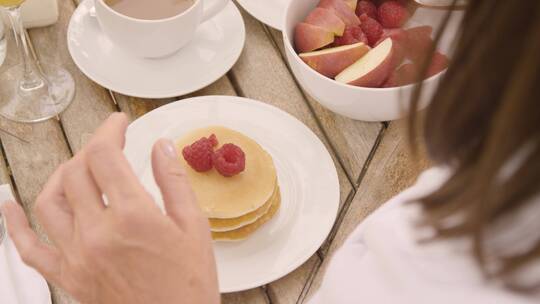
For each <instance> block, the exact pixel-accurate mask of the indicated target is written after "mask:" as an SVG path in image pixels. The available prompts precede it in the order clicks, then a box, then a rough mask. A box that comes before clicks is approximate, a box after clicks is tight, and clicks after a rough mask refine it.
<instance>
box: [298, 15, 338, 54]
mask: <svg viewBox="0 0 540 304" xmlns="http://www.w3.org/2000/svg"><path fill="white" fill-rule="evenodd" d="M294 31H295V32H294V44H295V46H296V50H297V51H298V52H300V53H304V52H311V51H314V50H316V49H320V48H322V47H323V46H326V45H329V44H330V43H332V42H334V33H332V32H330V31H327V30H325V29H323V28H322V27H319V26H315V25H311V24H307V23H303V22H302V23H298V24H297V25H296V28H295V30H294Z"/></svg>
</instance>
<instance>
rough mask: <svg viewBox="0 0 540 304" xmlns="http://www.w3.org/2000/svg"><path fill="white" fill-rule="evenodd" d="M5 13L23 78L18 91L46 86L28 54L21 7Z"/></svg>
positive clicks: (9, 9) (28, 49) (12, 8)
mask: <svg viewBox="0 0 540 304" xmlns="http://www.w3.org/2000/svg"><path fill="white" fill-rule="evenodd" d="M7 11H8V12H9V17H10V18H9V19H10V21H11V25H12V28H13V33H14V35H15V40H16V42H17V48H18V49H19V52H20V57H21V60H22V66H23V76H22V79H21V80H20V81H19V89H20V90H21V91H23V92H24V91H31V90H35V89H40V88H42V87H43V86H45V85H46V81H45V79H44V77H42V75H41V72H40V71H39V69H38V68H37V66H36V63H35V61H34V59H33V58H32V54H31V53H30V48H29V46H28V40H27V39H26V31H25V29H24V25H23V21H22V18H21V6H20V5H18V6H14V7H10V8H8V9H7Z"/></svg>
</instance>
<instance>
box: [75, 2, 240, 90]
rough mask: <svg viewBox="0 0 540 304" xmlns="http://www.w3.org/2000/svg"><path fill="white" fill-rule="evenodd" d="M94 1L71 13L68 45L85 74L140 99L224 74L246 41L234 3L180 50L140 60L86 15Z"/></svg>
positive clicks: (201, 83) (194, 86)
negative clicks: (118, 45) (119, 46)
mask: <svg viewBox="0 0 540 304" xmlns="http://www.w3.org/2000/svg"><path fill="white" fill-rule="evenodd" d="M92 2H93V0H85V1H84V2H83V3H81V4H80V5H79V7H78V8H77V10H76V11H75V12H74V13H73V16H72V17H71V21H70V22H69V28H68V34H67V39H68V48H69V52H70V54H71V57H73V60H74V61H75V63H76V64H77V66H78V67H79V69H80V70H81V71H82V72H83V73H84V74H86V76H88V78H90V79H92V80H93V81H95V82H97V83H98V84H100V85H101V86H103V87H106V88H108V89H111V90H113V91H116V92H118V93H121V94H124V95H130V96H136V97H141V98H167V97H176V96H181V95H185V94H189V93H191V92H194V91H196V90H199V89H201V88H203V87H205V86H207V85H209V84H211V83H212V82H214V81H216V80H217V79H218V78H219V77H221V76H223V75H224V74H225V73H226V72H227V71H228V70H229V69H230V68H231V67H232V66H233V64H234V63H235V62H236V61H237V60H238V57H239V56H240V54H241V52H242V49H243V47H244V41H245V28H244V21H243V19H242V16H241V15H240V12H239V11H238V9H237V8H236V6H235V5H234V4H233V3H230V4H229V5H228V6H227V7H226V8H225V9H224V10H223V11H222V12H221V13H219V14H218V15H217V16H215V17H214V18H212V19H211V20H209V21H207V22H205V23H203V24H202V25H201V26H200V27H199V28H198V29H197V34H196V38H195V39H194V40H193V41H192V42H191V43H190V44H189V45H187V46H186V47H184V48H182V49H181V50H180V51H179V52H178V53H176V54H174V55H172V56H169V57H166V58H161V59H144V58H138V57H135V56H133V55H132V54H130V53H128V52H125V51H124V50H122V49H120V48H118V47H117V46H115V45H114V43H113V42H112V41H111V40H109V38H108V37H107V36H106V35H105V34H104V33H103V32H102V31H101V29H100V26H99V24H98V22H97V20H96V19H95V17H92V16H90V14H89V12H90V8H91V7H92Z"/></svg>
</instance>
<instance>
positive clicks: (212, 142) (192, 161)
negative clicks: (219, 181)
mask: <svg viewBox="0 0 540 304" xmlns="http://www.w3.org/2000/svg"><path fill="white" fill-rule="evenodd" d="M217 144H218V141H217V138H216V135H214V134H212V135H210V137H208V138H206V137H203V138H201V139H199V140H197V141H196V142H194V143H193V144H191V145H190V146H186V147H184V149H182V156H184V159H185V160H186V161H187V163H188V164H189V165H190V166H191V168H193V170H195V171H197V172H205V171H208V170H211V169H212V166H213V160H212V155H213V154H214V147H215V146H217Z"/></svg>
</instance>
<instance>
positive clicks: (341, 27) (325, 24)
mask: <svg viewBox="0 0 540 304" xmlns="http://www.w3.org/2000/svg"><path fill="white" fill-rule="evenodd" d="M304 23H307V24H311V25H316V26H319V27H322V28H323V29H325V30H327V31H330V32H333V33H334V34H336V35H337V36H341V35H343V32H344V31H345V23H344V22H343V21H342V20H341V18H339V17H338V16H336V14H334V11H332V10H329V9H326V8H322V7H317V8H315V9H314V10H313V11H311V13H310V14H309V15H308V16H307V18H306V20H304Z"/></svg>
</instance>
